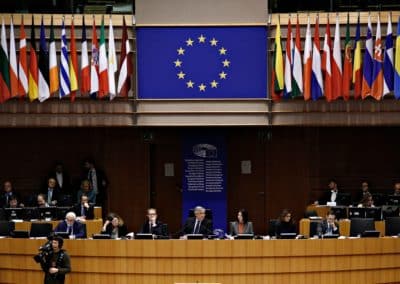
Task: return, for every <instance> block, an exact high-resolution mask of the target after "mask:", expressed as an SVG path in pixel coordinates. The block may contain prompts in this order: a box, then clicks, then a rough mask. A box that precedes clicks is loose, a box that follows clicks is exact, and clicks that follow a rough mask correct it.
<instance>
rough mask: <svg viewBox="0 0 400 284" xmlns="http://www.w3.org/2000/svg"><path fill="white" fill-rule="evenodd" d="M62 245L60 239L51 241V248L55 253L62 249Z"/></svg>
mask: <svg viewBox="0 0 400 284" xmlns="http://www.w3.org/2000/svg"><path fill="white" fill-rule="evenodd" d="M63 244H64V240H63V239H62V238H61V237H55V238H53V240H52V241H51V247H52V248H53V250H54V251H55V252H58V251H59V250H60V249H62V247H63Z"/></svg>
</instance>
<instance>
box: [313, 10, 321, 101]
mask: <svg viewBox="0 0 400 284" xmlns="http://www.w3.org/2000/svg"><path fill="white" fill-rule="evenodd" d="M323 88H324V83H323V81H322V69H321V44H320V42H319V22H318V17H317V18H316V20H315V26H314V44H313V52H312V74H311V97H312V99H313V100H314V101H315V100H317V99H319V98H320V97H322V96H323V95H324V92H323Z"/></svg>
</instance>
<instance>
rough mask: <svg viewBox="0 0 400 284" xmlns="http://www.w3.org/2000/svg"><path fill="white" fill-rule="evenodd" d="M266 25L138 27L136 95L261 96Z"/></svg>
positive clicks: (265, 58)
mask: <svg viewBox="0 0 400 284" xmlns="http://www.w3.org/2000/svg"><path fill="white" fill-rule="evenodd" d="M266 41H267V39H266V28H265V27H230V28H214V27H213V28H209V27H207V28H138V29H137V53H138V54H137V67H138V97H139V98H142V99H152V98H157V99H159V98H165V99H169V98H170V99H177V98H182V99H185V98H189V99H204V98H206V99H210V98H265V97H266V86H267V75H266V73H267V71H266V70H267V67H266V66H267V45H266Z"/></svg>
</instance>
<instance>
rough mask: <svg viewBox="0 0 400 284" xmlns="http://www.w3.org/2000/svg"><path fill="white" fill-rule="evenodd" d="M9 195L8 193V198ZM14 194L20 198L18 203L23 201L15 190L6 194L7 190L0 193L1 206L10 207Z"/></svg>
mask: <svg viewBox="0 0 400 284" xmlns="http://www.w3.org/2000/svg"><path fill="white" fill-rule="evenodd" d="M7 195H8V198H7ZM14 196H15V197H16V198H17V199H18V203H19V202H21V200H20V199H19V196H18V194H16V193H15V192H12V191H11V193H9V194H8V193H7V194H6V193H5V192H2V193H1V195H0V208H1V207H9V205H10V200H11V198H12V197H14Z"/></svg>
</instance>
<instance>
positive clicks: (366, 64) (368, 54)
mask: <svg viewBox="0 0 400 284" xmlns="http://www.w3.org/2000/svg"><path fill="white" fill-rule="evenodd" d="M372 47H373V42H372V24H371V15H369V16H368V29H367V38H366V40H365V53H364V60H363V72H362V73H363V80H362V87H361V97H362V98H363V99H365V98H366V97H368V96H370V95H371V86H372V58H373V55H372Z"/></svg>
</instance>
